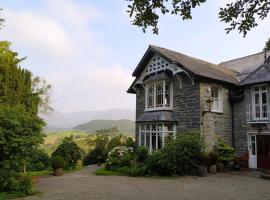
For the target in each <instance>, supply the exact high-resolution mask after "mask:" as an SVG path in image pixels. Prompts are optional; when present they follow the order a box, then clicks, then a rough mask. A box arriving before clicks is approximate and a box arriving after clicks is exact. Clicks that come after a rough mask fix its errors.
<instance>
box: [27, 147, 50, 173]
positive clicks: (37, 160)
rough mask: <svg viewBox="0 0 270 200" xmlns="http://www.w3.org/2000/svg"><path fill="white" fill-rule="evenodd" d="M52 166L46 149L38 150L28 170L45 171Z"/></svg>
mask: <svg viewBox="0 0 270 200" xmlns="http://www.w3.org/2000/svg"><path fill="white" fill-rule="evenodd" d="M49 166H50V157H49V156H48V154H47V153H46V152H45V151H44V150H36V151H35V152H34V153H33V154H32V156H31V158H30V165H29V166H27V170H28V171H43V170H45V169H47V168H48V167H49Z"/></svg>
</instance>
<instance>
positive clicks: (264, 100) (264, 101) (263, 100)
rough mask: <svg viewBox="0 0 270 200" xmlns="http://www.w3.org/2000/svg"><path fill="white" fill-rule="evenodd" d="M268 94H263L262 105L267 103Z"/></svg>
mask: <svg viewBox="0 0 270 200" xmlns="http://www.w3.org/2000/svg"><path fill="white" fill-rule="evenodd" d="M266 101H267V100H266V93H265V92H264V93H262V103H263V104H264V103H266Z"/></svg>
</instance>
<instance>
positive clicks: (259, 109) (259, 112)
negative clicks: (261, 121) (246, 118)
mask: <svg viewBox="0 0 270 200" xmlns="http://www.w3.org/2000/svg"><path fill="white" fill-rule="evenodd" d="M255 116H256V118H260V117H261V108H260V106H255Z"/></svg>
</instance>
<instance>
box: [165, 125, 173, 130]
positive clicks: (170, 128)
mask: <svg viewBox="0 0 270 200" xmlns="http://www.w3.org/2000/svg"><path fill="white" fill-rule="evenodd" d="M164 131H173V125H172V124H165V125H164Z"/></svg>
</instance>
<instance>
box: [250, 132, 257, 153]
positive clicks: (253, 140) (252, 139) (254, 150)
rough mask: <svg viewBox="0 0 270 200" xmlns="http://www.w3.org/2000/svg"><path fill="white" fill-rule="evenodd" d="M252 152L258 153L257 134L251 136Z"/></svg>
mask: <svg viewBox="0 0 270 200" xmlns="http://www.w3.org/2000/svg"><path fill="white" fill-rule="evenodd" d="M251 154H252V155H256V140H255V136H251Z"/></svg>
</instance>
